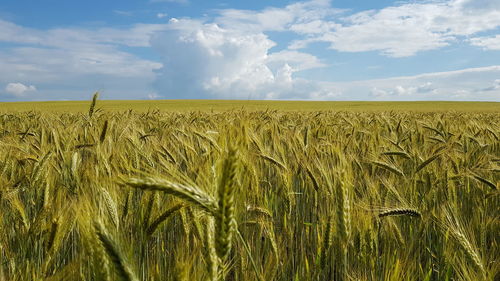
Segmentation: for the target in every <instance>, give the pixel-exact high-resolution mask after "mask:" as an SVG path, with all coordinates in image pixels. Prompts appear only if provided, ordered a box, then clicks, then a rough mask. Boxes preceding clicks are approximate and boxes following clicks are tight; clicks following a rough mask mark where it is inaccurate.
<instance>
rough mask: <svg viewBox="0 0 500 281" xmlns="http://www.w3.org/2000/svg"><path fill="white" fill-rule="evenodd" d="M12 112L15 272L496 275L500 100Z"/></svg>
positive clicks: (0, 129)
mask: <svg viewBox="0 0 500 281" xmlns="http://www.w3.org/2000/svg"><path fill="white" fill-rule="evenodd" d="M86 104H87V106H86V111H85V112H67V113H56V112H47V111H38V112H34V111H28V112H15V111H6V110H5V108H4V111H3V112H2V113H0V202H1V204H0V219H1V221H0V280H68V281H69V280H211V281H213V280H266V281H267V280H283V281H290V280H391V281H401V280H419V281H420V280H426V281H429V280H464V281H465V280H495V279H496V280H498V277H499V274H500V263H499V258H500V249H499V245H498V244H499V242H500V241H499V240H500V237H499V235H498V234H499V230H500V225H499V214H500V213H499V206H500V205H499V201H500V197H499V192H498V188H499V184H500V173H499V172H500V141H499V138H500V126H499V124H500V113H499V112H498V111H490V112H483V113H480V112H475V113H474V112H463V111H449V112H420V113H419V112H412V113H410V112H404V111H389V110H386V111H377V112H370V111H369V110H368V111H364V112H362V111H361V112H358V111H336V110H315V111H314V110H311V111H293V110H291V111H282V110H248V109H239V110H238V109H233V110H230V111H217V112H210V111H203V112H202V111H185V112H184V111H158V110H155V111H153V110H150V111H145V112H138V111H132V110H127V111H120V110H114V111H108V110H106V109H104V110H96V108H97V107H99V102H98V106H97V107H96V106H95V104H94V105H93V106H90V109H89V106H88V104H89V103H88V102H87V103H86Z"/></svg>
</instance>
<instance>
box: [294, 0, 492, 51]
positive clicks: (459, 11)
mask: <svg viewBox="0 0 500 281" xmlns="http://www.w3.org/2000/svg"><path fill="white" fill-rule="evenodd" d="M480 2H483V3H482V4H483V5H487V6H488V7H490V8H489V9H484V8H482V7H483V6H481V5H477V1H476V0H474V1H463V0H454V1H425V2H421V3H419V2H409V3H404V2H403V3H400V4H399V5H397V6H392V7H386V8H383V9H380V10H369V11H362V12H358V13H355V14H351V15H349V16H345V17H342V18H334V19H328V18H321V19H318V20H315V21H308V22H302V23H296V24H294V25H293V29H292V30H293V31H296V32H298V33H305V34H306V35H308V36H307V37H306V38H301V39H298V40H296V41H295V42H293V43H292V44H291V45H290V48H292V49H300V48H305V47H306V46H308V45H309V44H310V43H312V42H327V43H330V48H332V49H335V50H338V51H343V52H364V51H380V52H381V53H382V54H384V55H387V56H391V57H406V56H412V55H415V54H416V53H417V52H421V51H426V50H434V49H438V48H441V47H444V46H447V45H449V44H451V43H452V42H455V41H458V40H461V39H462V38H463V37H466V36H470V35H473V34H476V33H478V32H483V31H488V30H494V29H496V28H498V27H500V7H499V5H498V1H497V0H480Z"/></svg>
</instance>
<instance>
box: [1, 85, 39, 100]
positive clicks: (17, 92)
mask: <svg viewBox="0 0 500 281" xmlns="http://www.w3.org/2000/svg"><path fill="white" fill-rule="evenodd" d="M35 91H36V87H35V86H33V85H29V86H28V85H24V84H22V83H9V84H7V86H5V92H6V93H7V94H11V95H13V96H15V97H23V96H24V95H25V94H26V93H28V92H35Z"/></svg>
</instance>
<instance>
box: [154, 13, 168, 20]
mask: <svg viewBox="0 0 500 281" xmlns="http://www.w3.org/2000/svg"><path fill="white" fill-rule="evenodd" d="M156 17H157V18H159V19H163V18H166V17H168V14H167V13H158V14H156Z"/></svg>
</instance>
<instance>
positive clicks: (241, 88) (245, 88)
mask: <svg viewBox="0 0 500 281" xmlns="http://www.w3.org/2000/svg"><path fill="white" fill-rule="evenodd" d="M152 44H153V47H154V48H155V49H156V50H157V51H158V52H159V53H160V54H161V55H162V57H163V58H164V67H163V68H162V69H161V70H159V71H158V72H157V73H158V79H157V80H156V85H157V89H158V91H159V92H160V93H161V94H162V95H164V96H166V97H175V98H194V97H204V98H243V99H245V98H256V99H259V98H282V97H288V96H290V94H293V95H296V96H303V97H306V96H307V95H308V94H309V92H310V91H311V87H313V86H312V84H314V83H313V82H309V81H307V82H300V83H299V82H296V81H295V80H294V79H293V78H292V74H293V73H294V72H296V71H300V70H304V69H309V68H314V67H321V66H324V64H323V63H321V62H320V61H319V59H317V58H316V57H315V56H313V55H310V54H305V53H300V52H297V51H282V52H277V53H272V54H270V53H269V50H270V49H271V48H272V47H274V46H275V45H276V43H275V42H273V41H271V40H270V39H269V38H268V37H267V36H266V35H265V34H263V33H262V32H249V31H248V30H247V31H240V30H233V29H226V28H222V27H220V26H219V25H218V24H215V23H209V24H206V23H203V22H200V21H196V20H188V19H180V20H177V19H176V20H171V21H170V28H169V30H167V31H165V32H163V33H158V34H156V35H155V36H154V38H153V40H152ZM299 84H300V85H299ZM318 91H319V90H318V89H316V92H318Z"/></svg>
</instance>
